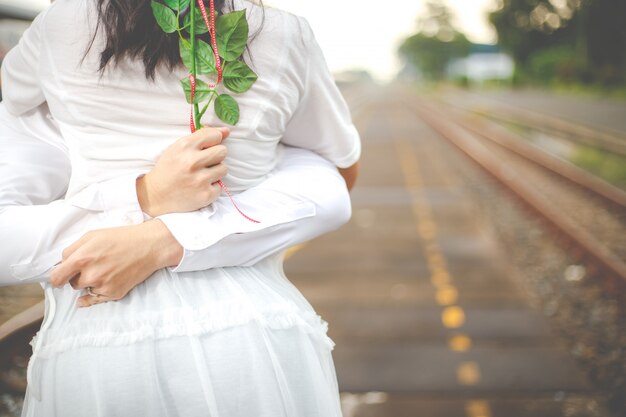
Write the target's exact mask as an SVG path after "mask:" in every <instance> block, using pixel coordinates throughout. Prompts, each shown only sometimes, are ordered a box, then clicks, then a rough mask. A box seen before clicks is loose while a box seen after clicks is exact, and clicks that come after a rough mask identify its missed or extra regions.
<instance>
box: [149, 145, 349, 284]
mask: <svg viewBox="0 0 626 417" xmlns="http://www.w3.org/2000/svg"><path fill="white" fill-rule="evenodd" d="M234 199H235V203H236V204H237V206H238V207H239V208H240V209H241V210H242V211H243V212H244V213H245V214H246V215H248V216H250V217H252V218H254V219H258V220H260V222H261V223H253V222H250V221H248V220H247V219H245V218H244V217H243V216H241V214H239V213H238V212H237V211H236V209H235V208H234V206H233V205H232V203H231V202H230V201H229V199H228V198H226V197H221V198H220V199H219V200H218V201H217V202H216V203H214V204H213V207H212V208H207V209H203V210H199V211H197V212H194V213H191V214H192V215H193V216H195V217H196V219H191V218H190V217H189V216H184V214H187V213H182V214H181V213H173V214H166V215H163V216H159V217H158V218H160V219H161V220H162V221H163V222H164V223H165V224H166V225H167V226H168V228H169V229H170V231H172V233H173V234H174V237H176V239H177V240H178V241H179V242H180V243H181V245H182V246H183V247H184V248H185V255H184V256H183V259H182V261H181V263H180V264H179V265H178V266H177V267H175V268H172V270H173V271H175V272H180V271H194V270H201V269H209V268H213V267H217V266H235V265H244V266H245V265H252V264H254V263H256V262H258V261H259V260H261V259H263V258H264V257H266V256H268V255H270V254H272V253H276V252H278V251H281V250H284V249H287V248H289V247H290V246H293V245H296V244H299V243H302V242H305V241H307V240H310V239H313V238H315V237H318V236H320V235H323V234H325V233H328V232H330V231H332V230H335V229H337V228H339V227H340V226H342V225H343V224H344V223H346V222H347V221H348V220H349V219H350V215H351V205H350V196H349V193H348V189H347V188H346V183H345V182H344V180H343V178H342V177H341V175H339V173H338V171H337V169H336V168H335V167H334V166H333V165H332V164H331V163H330V162H328V161H327V160H325V159H324V158H322V157H321V156H319V155H318V154H316V153H314V152H312V151H309V150H305V149H300V148H287V149H286V150H285V153H284V156H283V158H282V160H281V162H280V163H279V165H278V167H277V169H276V170H275V171H274V173H273V175H272V176H271V177H270V178H269V179H267V180H265V181H264V182H263V183H261V184H259V185H258V186H257V187H255V188H252V189H250V190H248V191H245V192H243V193H241V194H238V195H237V196H235V197H234ZM194 226H195V229H194ZM190 232H191V233H190Z"/></svg>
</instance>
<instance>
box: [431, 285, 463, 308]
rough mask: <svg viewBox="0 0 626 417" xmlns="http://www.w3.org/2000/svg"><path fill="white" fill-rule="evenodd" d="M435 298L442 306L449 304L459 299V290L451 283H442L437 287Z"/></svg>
mask: <svg viewBox="0 0 626 417" xmlns="http://www.w3.org/2000/svg"><path fill="white" fill-rule="evenodd" d="M435 299H436V300H437V302H438V303H439V304H440V305H442V306H451V305H453V304H456V302H457V301H458V300H459V291H458V290H457V289H456V288H455V287H453V286H452V285H443V286H441V287H439V288H438V289H437V293H436V294H435Z"/></svg>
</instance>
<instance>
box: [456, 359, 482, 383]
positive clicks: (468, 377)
mask: <svg viewBox="0 0 626 417" xmlns="http://www.w3.org/2000/svg"><path fill="white" fill-rule="evenodd" d="M456 379H457V381H458V382H459V384H461V385H476V384H478V383H479V382H480V368H479V367H478V364H477V363H476V362H463V363H461V364H460V365H459V367H458V368H457V370H456Z"/></svg>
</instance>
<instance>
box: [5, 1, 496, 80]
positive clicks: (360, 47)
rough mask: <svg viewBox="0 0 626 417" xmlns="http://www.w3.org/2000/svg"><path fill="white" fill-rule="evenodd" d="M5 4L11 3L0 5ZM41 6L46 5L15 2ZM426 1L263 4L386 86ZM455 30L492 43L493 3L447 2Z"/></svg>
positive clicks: (341, 64) (338, 59)
mask: <svg viewBox="0 0 626 417" xmlns="http://www.w3.org/2000/svg"><path fill="white" fill-rule="evenodd" d="M0 1H3V2H7V1H11V0H0ZM15 1H16V2H17V3H21V4H27V3H28V4H33V5H43V6H45V5H46V4H47V3H48V2H49V0H15ZM424 2H425V1H424V0H386V1H383V2H378V1H375V0H264V3H265V4H268V5H271V6H274V7H278V8H280V9H283V10H287V11H290V12H292V13H295V14H297V15H300V16H303V17H305V18H306V19H307V20H308V21H309V23H310V24H311V27H312V28H313V31H314V32H315V36H316V38H317V41H318V42H319V44H320V46H321V47H322V50H323V51H324V55H325V57H326V61H327V63H328V66H329V67H330V69H331V70H332V71H333V72H340V71H343V70H348V69H367V70H368V71H370V72H371V73H372V74H373V75H374V76H375V77H376V78H379V79H381V80H388V79H390V78H392V77H393V75H394V74H395V73H396V72H397V71H398V70H399V69H400V61H399V59H398V57H397V54H396V50H397V48H398V46H399V45H400V43H401V41H402V39H404V38H405V37H407V36H408V35H411V34H413V33H415V31H416V25H417V18H418V15H419V13H420V11H421V10H422V7H423V4H424ZM446 2H447V4H448V5H449V6H450V7H451V9H452V10H453V12H454V14H455V16H456V22H455V23H456V27H457V28H458V29H460V30H461V31H463V32H464V33H465V34H466V35H467V37H468V38H469V39H470V40H471V41H473V42H477V43H494V42H495V40H496V36H495V32H494V31H493V29H492V28H491V27H490V25H489V23H488V22H487V13H488V11H489V10H490V9H492V8H493V7H494V4H495V0H446Z"/></svg>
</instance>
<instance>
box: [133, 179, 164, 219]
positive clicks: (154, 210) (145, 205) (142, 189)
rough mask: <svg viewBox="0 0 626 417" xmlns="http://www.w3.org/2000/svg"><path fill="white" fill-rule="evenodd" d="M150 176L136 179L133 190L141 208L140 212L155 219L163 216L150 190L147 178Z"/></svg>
mask: <svg viewBox="0 0 626 417" xmlns="http://www.w3.org/2000/svg"><path fill="white" fill-rule="evenodd" d="M149 175H150V174H146V175H143V176H141V177H139V178H137V180H136V182H135V188H136V190H137V201H138V202H139V206H140V207H141V211H143V212H144V213H146V214H148V215H150V217H156V216H158V215H160V214H163V213H162V212H161V211H160V210H159V204H158V199H157V198H155V193H154V191H153V190H151V187H150V180H149V178H148V176H149Z"/></svg>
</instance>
